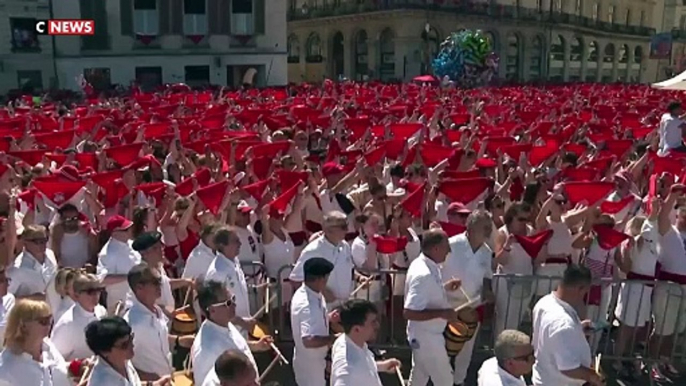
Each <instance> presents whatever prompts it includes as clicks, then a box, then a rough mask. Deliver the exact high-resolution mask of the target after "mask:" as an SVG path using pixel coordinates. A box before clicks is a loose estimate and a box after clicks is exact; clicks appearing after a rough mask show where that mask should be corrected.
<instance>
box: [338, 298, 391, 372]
mask: <svg viewBox="0 0 686 386" xmlns="http://www.w3.org/2000/svg"><path fill="white" fill-rule="evenodd" d="M378 315H379V311H378V310H377V308H376V306H375V305H374V304H373V303H371V302H370V301H367V300H360V299H353V300H349V301H347V302H345V303H343V306H341V310H340V319H341V325H342V326H343V331H344V332H345V333H344V334H342V335H340V336H339V337H338V338H336V341H335V342H334V344H333V347H332V348H331V386H359V385H365V386H381V379H380V378H379V372H380V371H383V372H387V373H395V371H396V368H399V367H400V361H399V360H397V359H386V360H382V361H376V360H375V358H374V354H373V353H372V352H371V351H370V350H369V348H368V347H367V343H368V342H373V341H374V340H375V339H376V336H377V334H378V332H379V326H380V323H379V319H378Z"/></svg>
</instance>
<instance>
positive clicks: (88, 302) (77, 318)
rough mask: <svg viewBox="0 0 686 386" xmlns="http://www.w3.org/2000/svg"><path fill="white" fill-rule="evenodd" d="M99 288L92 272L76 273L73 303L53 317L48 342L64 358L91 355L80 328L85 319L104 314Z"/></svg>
mask: <svg viewBox="0 0 686 386" xmlns="http://www.w3.org/2000/svg"><path fill="white" fill-rule="evenodd" d="M103 290H104V287H103V286H102V284H100V280H98V278H97V276H95V275H92V274H80V275H78V276H77V277H76V279H75V280H74V296H75V298H76V304H74V305H73V306H71V308H70V309H69V310H67V312H65V313H64V315H62V317H61V318H59V319H58V320H57V322H56V323H55V326H54V327H53V329H52V333H51V334H50V339H51V340H52V343H54V344H55V347H56V348H57V350H58V351H59V352H60V354H62V356H63V357H64V359H65V360H67V361H72V360H74V359H85V358H88V357H90V356H91V355H93V352H92V351H91V350H90V349H89V348H88V345H87V344H86V340H85V337H84V335H83V331H84V329H85V327H86V326H87V325H88V323H90V322H92V321H93V320H98V319H101V318H104V317H105V316H107V310H106V309H105V307H103V306H101V305H99V304H98V301H99V300H100V294H101V293H102V291H103Z"/></svg>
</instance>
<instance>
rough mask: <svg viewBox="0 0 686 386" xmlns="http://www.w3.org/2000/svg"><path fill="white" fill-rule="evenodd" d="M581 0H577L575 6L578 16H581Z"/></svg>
mask: <svg viewBox="0 0 686 386" xmlns="http://www.w3.org/2000/svg"><path fill="white" fill-rule="evenodd" d="M581 11H582V9H581V0H576V5H575V6H574V13H575V14H576V15H577V16H581Z"/></svg>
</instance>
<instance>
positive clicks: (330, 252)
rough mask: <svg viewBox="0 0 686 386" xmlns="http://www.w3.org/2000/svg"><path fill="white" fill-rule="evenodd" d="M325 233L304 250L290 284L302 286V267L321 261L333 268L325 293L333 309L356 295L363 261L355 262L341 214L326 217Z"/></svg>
mask: <svg viewBox="0 0 686 386" xmlns="http://www.w3.org/2000/svg"><path fill="white" fill-rule="evenodd" d="M323 227H324V233H323V234H322V235H321V236H319V237H317V238H316V239H314V240H313V241H312V242H310V243H309V244H308V245H307V246H306V247H305V249H303V251H302V253H301V254H300V257H299V258H298V261H296V263H295V266H294V267H293V270H292V271H291V275H290V280H291V282H293V283H294V285H296V286H298V285H300V283H302V282H303V279H304V277H303V276H304V272H303V267H304V265H305V263H306V262H307V260H309V259H311V258H313V257H322V258H324V259H326V260H328V261H329V262H331V264H333V266H334V268H333V271H332V272H331V275H330V276H329V281H328V283H327V284H326V287H325V288H324V289H323V294H324V297H325V298H326V302H327V305H328V306H329V307H331V308H332V309H333V308H335V307H337V306H339V305H341V304H342V303H343V302H344V301H346V300H348V299H349V298H350V293H351V292H352V291H353V269H354V268H355V265H358V266H362V265H363V264H364V263H365V261H364V260H363V259H360V260H359V261H358V260H353V259H354V257H353V256H352V252H351V250H350V245H349V244H348V243H347V242H346V241H345V235H346V233H347V231H348V219H347V217H346V215H345V214H343V213H341V212H329V213H327V214H326V215H325V216H324V222H323Z"/></svg>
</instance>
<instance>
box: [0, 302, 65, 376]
mask: <svg viewBox="0 0 686 386" xmlns="http://www.w3.org/2000/svg"><path fill="white" fill-rule="evenodd" d="M51 325H52V313H51V312H50V306H48V304H47V303H46V302H44V301H41V300H30V299H22V300H19V301H18V302H17V304H16V305H15V306H14V308H12V311H10V314H9V316H8V318H7V329H6V330H5V348H4V350H2V353H0V386H16V385H27V386H28V385H49V386H72V381H71V379H69V376H68V374H67V362H65V360H64V358H63V357H62V355H60V353H59V351H57V349H56V348H55V346H54V345H53V344H52V342H50V339H48V335H49V334H50V327H51Z"/></svg>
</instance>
